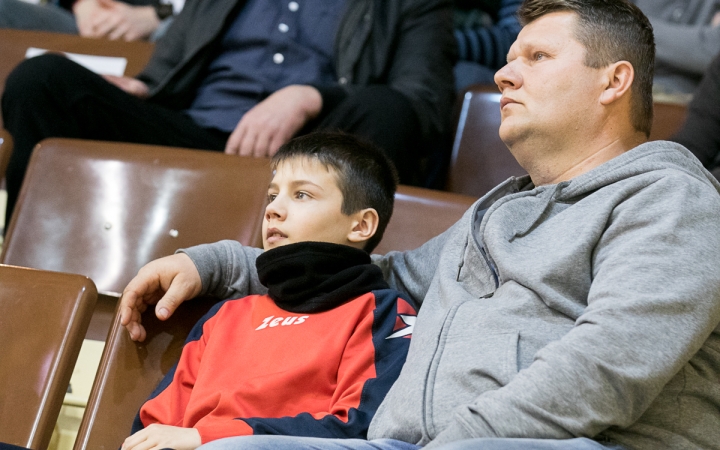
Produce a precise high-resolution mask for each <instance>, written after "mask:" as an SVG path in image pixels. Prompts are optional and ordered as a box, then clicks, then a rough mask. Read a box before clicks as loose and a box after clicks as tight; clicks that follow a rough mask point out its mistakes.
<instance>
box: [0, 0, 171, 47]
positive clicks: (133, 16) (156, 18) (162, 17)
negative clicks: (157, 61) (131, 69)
mask: <svg viewBox="0 0 720 450" xmlns="http://www.w3.org/2000/svg"><path fill="white" fill-rule="evenodd" d="M176 1H177V0H176ZM56 3H57V4H55V3H52V2H51V3H47V4H32V3H26V2H25V1H24V0H0V28H18V29H23V30H36V31H52V32H56V33H68V34H79V35H80V36H84V37H92V38H101V37H104V38H108V39H113V40H114V39H122V40H125V41H136V40H140V39H149V40H151V41H154V40H156V39H157V38H159V37H160V36H161V35H162V33H163V32H164V31H165V29H166V28H167V27H168V26H169V25H170V22H172V17H173V14H177V13H179V12H180V10H181V9H182V3H184V2H183V1H182V0H181V1H180V2H177V3H178V5H177V7H176V8H174V6H173V5H172V4H170V3H161V2H160V1H158V0H123V1H115V0H77V1H75V2H73V1H59V2H56ZM71 11H72V12H71Z"/></svg>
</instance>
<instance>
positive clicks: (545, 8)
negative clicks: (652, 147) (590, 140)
mask: <svg viewBox="0 0 720 450" xmlns="http://www.w3.org/2000/svg"><path fill="white" fill-rule="evenodd" d="M561 11H571V12H574V13H575V14H577V15H578V18H579V20H578V28H577V30H576V32H575V35H576V37H577V40H578V41H579V42H580V43H581V44H582V45H583V46H584V47H585V52H586V53H585V65H586V66H588V67H592V68H594V69H599V68H601V67H606V66H608V65H610V64H613V63H615V62H617V61H628V62H629V63H630V64H632V66H633V69H635V80H634V81H633V84H632V88H631V93H632V109H631V116H632V123H633V127H634V128H635V129H636V130H637V131H641V132H643V133H645V135H646V136H650V127H651V126H652V118H653V99H652V82H653V72H654V68H655V38H654V37H653V30H652V25H650V21H649V20H648V18H647V17H645V14H643V13H642V11H640V8H638V7H637V6H635V5H634V4H632V3H630V2H629V1H627V0H525V1H524V2H523V4H522V5H521V6H520V9H519V11H518V16H519V17H520V22H521V23H522V24H523V25H527V24H529V23H530V22H532V21H534V20H536V19H538V18H540V17H542V16H544V15H546V14H550V13H553V12H561Z"/></svg>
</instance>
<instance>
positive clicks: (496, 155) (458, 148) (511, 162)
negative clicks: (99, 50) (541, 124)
mask: <svg viewBox="0 0 720 450" xmlns="http://www.w3.org/2000/svg"><path fill="white" fill-rule="evenodd" d="M459 103H460V108H459V112H458V115H459V117H458V124H457V128H456V131H455V140H454V143H453V148H452V155H451V158H450V172H449V176H448V182H447V186H446V189H447V190H448V191H450V192H457V193H460V194H465V195H471V196H473V197H481V196H482V195H484V194H486V193H487V192H488V191H489V190H490V189H492V188H493V187H495V186H496V185H498V184H500V183H501V182H502V181H505V180H506V179H508V178H509V177H511V176H520V175H524V174H525V170H524V169H523V168H522V167H520V165H519V164H518V163H517V161H515V158H513V156H512V154H511V153H510V151H509V150H508V149H507V147H506V146H505V144H504V143H503V142H502V141H501V140H500V136H499V135H498V130H499V128H500V93H499V92H498V89H497V86H495V85H487V86H486V85H474V86H470V87H469V88H468V89H466V90H465V92H464V93H463V95H462V97H461V99H460V100H459Z"/></svg>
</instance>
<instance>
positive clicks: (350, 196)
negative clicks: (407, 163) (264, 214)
mask: <svg viewBox="0 0 720 450" xmlns="http://www.w3.org/2000/svg"><path fill="white" fill-rule="evenodd" d="M295 158H310V159H314V160H316V161H318V162H319V163H320V164H322V165H323V166H324V167H326V168H330V169H333V170H334V171H335V173H336V174H337V182H338V187H339V188H340V192H341V193H342V196H343V202H342V207H341V212H342V213H343V214H345V215H350V214H353V213H355V212H358V211H360V210H361V209H365V208H374V209H375V211H377V213H378V217H379V221H378V227H377V231H376V232H375V235H373V237H371V238H370V239H368V240H367V242H366V243H365V246H364V249H365V251H367V252H368V253H369V252H371V251H372V250H373V249H374V248H375V247H377V245H378V244H379V243H380V240H381V239H382V237H383V233H384V232H385V228H386V227H387V224H388V222H389V221H390V217H391V216H392V212H393V204H394V202H395V190H396V189H397V184H398V175H397V172H396V170H395V166H394V165H393V163H392V162H391V161H390V159H389V158H388V157H387V156H386V155H385V153H384V152H383V151H382V150H380V149H379V148H378V147H376V146H375V145H373V144H371V143H369V142H366V141H364V140H362V139H360V138H358V137H356V136H353V135H350V134H345V133H339V132H323V131H318V132H314V133H310V134H307V135H305V136H301V137H297V138H295V139H292V140H291V141H290V142H288V143H287V144H285V145H283V146H282V147H280V150H278V152H277V153H276V154H275V156H274V157H273V159H272V161H271V163H270V165H271V167H272V169H273V170H275V169H277V167H278V166H279V165H280V164H281V163H282V162H284V161H288V160H291V159H295Z"/></svg>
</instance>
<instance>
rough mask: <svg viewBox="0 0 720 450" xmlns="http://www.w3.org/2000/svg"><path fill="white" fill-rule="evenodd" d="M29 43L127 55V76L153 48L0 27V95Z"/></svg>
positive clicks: (141, 65)
mask: <svg viewBox="0 0 720 450" xmlns="http://www.w3.org/2000/svg"><path fill="white" fill-rule="evenodd" d="M30 47H35V48H42V49H46V50H52V51H57V52H71V53H80V54H84V55H95V56H116V57H122V58H125V59H127V66H126V67H125V75H127V76H130V77H132V76H135V75H137V74H138V73H140V71H141V70H142V69H143V68H144V67H145V65H146V64H147V62H148V61H149V60H150V55H151V54H152V52H153V49H154V45H153V44H151V43H148V42H124V41H111V40H109V39H90V38H83V37H80V36H74V35H71V34H62V33H48V32H44V31H26V30H11V29H0V95H2V93H3V91H4V90H5V80H7V77H8V75H10V72H12V70H13V69H14V68H15V66H17V65H18V64H20V63H21V62H22V61H23V60H24V59H25V54H26V52H27V49H28V48H30ZM0 128H2V121H0Z"/></svg>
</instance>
